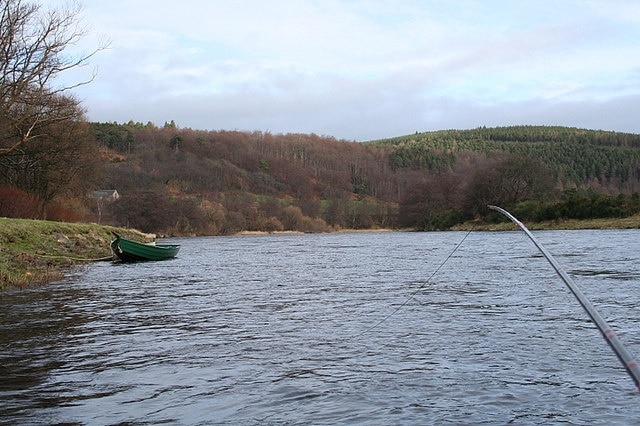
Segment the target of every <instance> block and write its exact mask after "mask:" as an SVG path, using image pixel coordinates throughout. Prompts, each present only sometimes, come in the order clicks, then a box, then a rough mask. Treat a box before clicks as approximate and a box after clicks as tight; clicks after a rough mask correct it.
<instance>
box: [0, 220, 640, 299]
mask: <svg viewBox="0 0 640 426" xmlns="http://www.w3.org/2000/svg"><path fill="white" fill-rule="evenodd" d="M525 225H526V226H527V227H528V228H529V229H530V230H533V231H539V230H584V229H640V215H635V216H632V217H628V218H620V219H591V220H565V221H557V222H540V223H536V222H531V223H525ZM517 229H518V228H517V227H516V226H515V225H514V224H513V223H511V222H500V223H495V224H488V223H479V222H467V223H464V224H461V225H457V226H455V227H453V228H451V229H450V230H449V231H470V230H472V231H512V230H517ZM113 231H116V232H119V233H120V234H122V235H124V236H128V237H129V238H133V239H137V240H139V241H149V240H150V238H151V237H152V235H150V234H144V233H141V232H139V231H136V230H132V229H122V228H115V227H112V226H104V225H97V224H87V223H66V222H50V221H42V220H28V219H8V218H0V244H1V247H2V250H0V291H2V290H8V289H12V288H25V287H29V286H32V285H38V284H45V283H48V282H51V281H56V280H59V279H61V278H63V276H64V274H63V271H64V269H65V268H69V267H72V266H75V265H80V264H86V263H89V262H94V261H99V260H110V258H111V257H112V253H111V249H110V247H109V242H110V241H111V237H112V234H111V233H112V232H113ZM375 232H416V231H415V230H412V229H389V228H376V229H338V230H335V231H333V233H375ZM444 232H446V231H444ZM270 234H274V235H275V234H278V235H300V234H303V232H299V231H277V232H261V231H242V232H239V233H237V234H234V235H236V236H252V235H253V236H256V235H270Z"/></svg>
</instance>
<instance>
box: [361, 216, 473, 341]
mask: <svg viewBox="0 0 640 426" xmlns="http://www.w3.org/2000/svg"><path fill="white" fill-rule="evenodd" d="M471 231H473V227H471V229H469V231H468V232H467V233H466V234H465V236H464V238H462V240H460V242H459V243H458V244H456V246H455V247H454V248H453V250H452V251H451V253H449V255H448V256H447V257H446V258H445V259H444V260H443V261H442V262H441V263H440V265H438V267H437V268H436V269H435V270H434V271H433V273H432V274H431V275H430V276H429V278H427V280H426V281H425V282H423V283H422V284H421V285H420V287H418V288H417V289H416V290H414V292H413V293H411V294H410V295H409V296H408V297H407V298H406V299H405V301H404V302H402V303H401V304H400V306H398V307H397V308H396V309H395V310H393V311H392V312H391V313H390V314H388V315H387V316H385V317H384V318H382V319H381V320H380V321H378V322H377V323H375V324H374V325H372V326H371V327H369V328H368V329H366V330H365V331H363V332H361V333H359V334H356V335H355V336H354V337H353V338H358V337H362V336H363V335H365V334H367V333H369V332H370V331H372V330H374V329H376V328H377V327H379V326H380V325H381V324H383V323H384V322H385V321H387V320H388V319H389V318H391V317H392V316H394V315H395V314H397V313H398V312H399V311H400V309H402V308H404V307H405V306H406V305H407V303H409V301H410V300H411V299H413V298H414V296H415V295H416V294H418V292H419V291H421V290H422V289H423V288H424V287H425V286H426V285H427V284H429V282H431V279H432V278H433V277H435V276H436V274H437V273H438V272H440V270H441V269H442V268H443V267H444V265H445V264H446V263H447V262H448V261H449V259H451V257H452V256H453V255H454V254H455V253H456V251H458V249H459V248H460V247H461V246H462V243H464V240H466V239H467V237H468V236H469V235H470V234H471Z"/></svg>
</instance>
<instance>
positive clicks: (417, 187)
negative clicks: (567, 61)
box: [91, 122, 640, 234]
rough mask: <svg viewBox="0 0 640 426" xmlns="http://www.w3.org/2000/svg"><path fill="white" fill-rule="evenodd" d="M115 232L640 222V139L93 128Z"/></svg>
mask: <svg viewBox="0 0 640 426" xmlns="http://www.w3.org/2000/svg"><path fill="white" fill-rule="evenodd" d="M91 127H92V130H93V132H94V134H95V136H96V139H97V140H98V142H99V144H100V145H101V146H102V147H103V151H104V155H105V156H106V157H105V158H107V159H108V160H107V164H106V167H107V172H108V173H107V176H108V177H107V179H105V181H104V183H103V189H107V188H108V189H116V190H117V191H118V192H119V193H120V194H121V195H122V197H121V199H120V200H119V201H118V202H117V203H113V204H112V205H109V206H108V208H107V209H106V215H105V218H106V219H107V220H108V221H110V223H113V224H118V225H126V226H132V227H136V228H138V229H141V230H144V231H146V232H161V233H169V234H225V233H235V232H239V231H251V230H253V231H268V232H269V231H284V230H297V231H303V232H324V231H329V230H335V229H341V228H355V229H362V228H388V227H409V228H416V229H446V228H449V227H450V226H452V225H454V224H456V223H460V222H461V221H464V220H469V219H472V218H474V217H478V216H484V215H485V214H487V212H486V210H485V206H486V204H488V203H493V204H501V205H503V206H506V207H512V208H516V209H517V211H518V212H519V213H520V214H522V215H524V217H525V218H527V219H530V220H555V219H559V218H565V217H567V218H571V217H578V218H581V217H603V216H604V217H610V216H621V215H623V216H624V215H629V214H634V213H635V208H636V204H637V202H636V201H634V200H635V199H636V198H637V196H635V197H636V198H633V197H632V194H637V192H638V189H639V188H640V135H635V134H628V133H616V132H606V131H599V130H585V129H575V128H566V127H546V126H516V127H499V128H478V129H473V130H446V131H437V132H425V133H416V134H412V135H406V136H402V137H397V138H391V139H384V140H377V141H369V142H366V143H358V142H354V141H345V140H336V139H335V138H332V137H328V136H318V135H315V134H278V135H274V134H271V133H268V132H257V131H256V132H238V131H199V130H192V129H181V128H178V127H177V126H175V124H173V123H169V124H165V126H163V127H156V126H154V125H153V124H146V125H143V124H141V123H133V122H130V123H127V124H117V123H92V125H91Z"/></svg>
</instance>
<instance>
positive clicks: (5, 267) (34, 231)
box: [0, 218, 151, 290]
mask: <svg viewBox="0 0 640 426" xmlns="http://www.w3.org/2000/svg"><path fill="white" fill-rule="evenodd" d="M112 231H116V232H118V233H120V234H121V235H123V236H125V237H127V238H132V239H136V240H138V241H149V240H151V236H149V235H146V234H142V233H140V232H138V231H134V230H128V229H121V228H114V227H111V226H101V225H95V224H86V223H64V222H50V221H43V220H28V219H8V218H0V290H7V289H9V288H15V287H25V286H28V285H33V284H41V283H46V282H50V281H53V280H57V279H60V278H62V276H63V271H64V269H65V268H67V267H70V266H73V265H78V264H82V263H87V262H91V261H97V260H102V259H110V258H111V256H112V253H111V249H110V247H109V242H110V241H111V239H112V234H111V232H112Z"/></svg>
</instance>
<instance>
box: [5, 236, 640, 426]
mask: <svg viewBox="0 0 640 426" xmlns="http://www.w3.org/2000/svg"><path fill="white" fill-rule="evenodd" d="M534 234H535V235H536V237H537V238H538V239H539V241H540V242H541V243H542V244H543V245H544V246H545V247H546V248H547V250H548V251H549V252H551V253H552V254H553V255H554V256H555V257H556V259H557V260H558V262H559V263H560V264H561V265H563V266H564V267H565V269H566V270H567V272H568V273H569V274H570V275H571V276H572V277H573V278H574V280H575V282H576V284H577V285H578V286H579V287H580V288H581V289H582V291H583V292H584V293H585V294H586V295H587V297H588V298H589V299H590V300H591V301H592V302H593V304H594V305H595V306H596V307H597V309H598V311H599V312H600V314H601V315H602V316H603V317H604V318H605V319H606V320H607V322H609V324H610V325H611V326H612V327H613V328H614V329H615V330H616V331H617V332H618V334H619V335H620V337H621V339H622V341H623V342H624V344H625V345H626V347H627V349H628V350H629V351H630V352H631V353H632V354H633V355H634V356H636V357H637V356H638V355H640V230H620V231H561V232H559V231H547V232H534ZM465 237H466V239H465ZM463 240H464V241H463ZM168 241H171V242H177V243H180V244H182V249H181V251H180V253H179V257H178V258H176V259H173V260H169V261H163V262H155V263H139V264H117V263H110V262H104V263H96V264H92V265H89V266H87V267H83V268H82V269H78V270H77V271H75V272H74V273H73V274H72V275H69V276H68V277H67V278H66V279H65V280H63V281H60V282H56V283H52V284H49V285H46V286H43V287H39V288H34V289H28V290H22V291H12V292H8V293H3V294H0V423H2V424H56V423H75V424H99V425H102V424H105V425H106V424H233V425H237V424H240V425H251V424H584V425H593V424H602V425H605V424H607V425H609V424H638V423H639V422H640V392H638V390H637V389H636V388H635V386H634V384H633V381H632V380H631V378H630V377H629V376H628V375H627V373H626V371H625V370H624V368H623V367H622V366H621V364H620V362H619V361H618V359H617V358H616V357H615V355H614V353H613V352H612V350H611V349H610V348H609V346H607V344H606V343H605V340H604V339H603V338H602V336H601V335H600V333H599V332H598V330H597V329H596V328H595V326H594V325H593V324H592V323H591V322H590V321H589V320H588V317H587V315H586V313H585V312H584V311H583V310H582V308H581V307H580V305H579V304H578V302H577V301H576V300H575V298H574V297H573V295H572V294H571V293H570V292H569V290H568V289H567V288H566V287H565V285H564V283H563V282H562V281H561V280H560V278H559V277H558V276H557V275H555V272H554V271H553V269H552V268H551V266H550V265H549V264H548V262H547V261H546V260H545V259H544V258H543V257H542V256H541V255H540V254H539V253H538V251H537V249H536V248H535V246H534V245H533V244H532V243H531V242H530V240H529V239H527V237H526V235H525V234H524V233H522V232H520V231H513V232H472V233H470V234H468V233H466V232H444V233H403V232H372V233H354V234H319V235H260V236H234V237H209V238H189V239H172V240H168ZM461 242H462V244H460V243H461ZM456 247H458V248H457V250H456ZM447 259H448V260H447ZM445 260H446V262H445ZM443 262H444V265H443Z"/></svg>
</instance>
